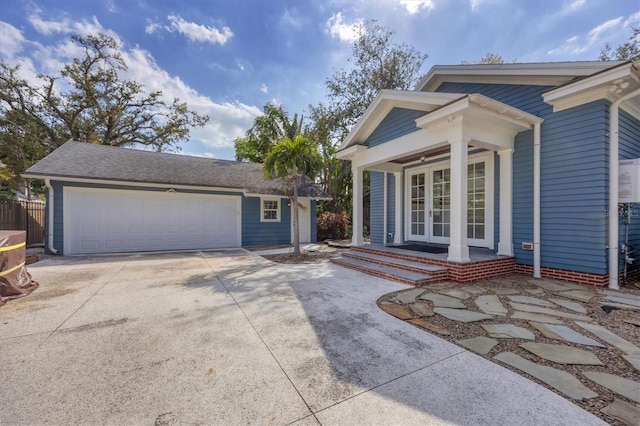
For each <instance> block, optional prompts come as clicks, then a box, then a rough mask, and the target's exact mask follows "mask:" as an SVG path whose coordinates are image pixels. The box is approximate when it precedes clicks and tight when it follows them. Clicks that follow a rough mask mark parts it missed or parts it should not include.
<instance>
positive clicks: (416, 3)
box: [396, 0, 478, 15]
mask: <svg viewBox="0 0 640 426" xmlns="http://www.w3.org/2000/svg"><path fill="white" fill-rule="evenodd" d="M396 1H397V2H398V3H399V4H400V5H401V6H404V8H405V9H407V12H409V13H410V14H411V15H415V14H416V13H418V12H420V10H422V9H425V10H426V11H427V12H428V11H430V10H431V9H433V0H396ZM476 1H478V0H476Z"/></svg>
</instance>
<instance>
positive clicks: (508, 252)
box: [498, 241, 513, 256]
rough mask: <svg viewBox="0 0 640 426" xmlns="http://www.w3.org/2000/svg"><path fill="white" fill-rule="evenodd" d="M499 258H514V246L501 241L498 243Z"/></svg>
mask: <svg viewBox="0 0 640 426" xmlns="http://www.w3.org/2000/svg"><path fill="white" fill-rule="evenodd" d="M498 256H513V244H511V243H503V242H502V241H500V242H499V243H498Z"/></svg>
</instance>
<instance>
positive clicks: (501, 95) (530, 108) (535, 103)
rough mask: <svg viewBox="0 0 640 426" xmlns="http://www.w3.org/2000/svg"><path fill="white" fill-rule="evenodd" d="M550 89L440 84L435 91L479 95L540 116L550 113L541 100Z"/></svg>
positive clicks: (477, 84)
mask: <svg viewBox="0 0 640 426" xmlns="http://www.w3.org/2000/svg"><path fill="white" fill-rule="evenodd" d="M551 88H552V87H551V86H527V85H516V84H482V83H442V84H441V85H440V86H438V89H437V90H436V91H437V92H449V93H479V94H481V95H485V96H488V97H490V98H493V99H495V100H497V101H500V102H503V103H505V104H507V105H511V106H513V107H516V108H519V109H521V110H523V111H527V112H528V113H531V114H535V115H538V116H542V115H548V114H550V113H551V106H550V105H548V104H546V103H545V102H544V100H543V99H542V93H543V92H545V91H547V90H549V89H551Z"/></svg>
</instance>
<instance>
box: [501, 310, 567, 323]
mask: <svg viewBox="0 0 640 426" xmlns="http://www.w3.org/2000/svg"><path fill="white" fill-rule="evenodd" d="M511 318H515V319H521V320H526V321H535V322H544V323H546V324H564V321H562V320H559V319H558V318H554V317H550V316H549V315H542V314H536V313H534V312H520V311H515V312H514V313H513V314H512V315H511Z"/></svg>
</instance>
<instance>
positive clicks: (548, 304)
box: [508, 296, 555, 308]
mask: <svg viewBox="0 0 640 426" xmlns="http://www.w3.org/2000/svg"><path fill="white" fill-rule="evenodd" d="M508 297H509V300H511V301H512V302H520V303H527V304H529V305H538V306H546V307H547V308H553V307H554V306H555V305H554V304H553V303H551V302H547V301H546V300H542V299H538V298H537V297H531V296H508Z"/></svg>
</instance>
